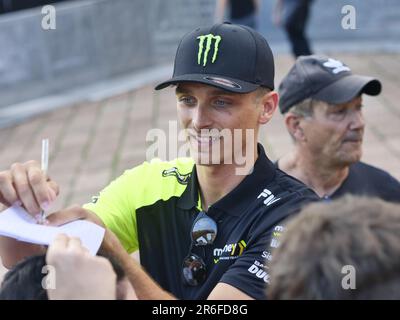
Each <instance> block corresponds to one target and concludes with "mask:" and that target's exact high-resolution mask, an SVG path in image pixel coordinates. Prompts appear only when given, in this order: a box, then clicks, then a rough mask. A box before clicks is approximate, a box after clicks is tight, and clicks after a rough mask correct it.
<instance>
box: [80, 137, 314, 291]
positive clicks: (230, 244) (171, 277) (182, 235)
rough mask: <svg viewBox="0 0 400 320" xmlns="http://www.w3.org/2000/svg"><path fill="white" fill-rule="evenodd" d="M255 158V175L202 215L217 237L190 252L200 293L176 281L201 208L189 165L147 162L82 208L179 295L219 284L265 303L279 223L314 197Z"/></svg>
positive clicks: (181, 160)
mask: <svg viewBox="0 0 400 320" xmlns="http://www.w3.org/2000/svg"><path fill="white" fill-rule="evenodd" d="M258 153H259V157H258V159H257V161H256V163H255V166H254V170H253V171H252V173H251V174H250V175H248V176H246V177H245V178H244V179H243V181H242V182H241V183H240V184H239V185H238V186H237V187H236V188H235V189H234V190H232V191H231V192H230V193H229V194H227V195H226V196H225V197H223V198H222V199H220V200H219V201H218V202H216V203H214V204H213V205H212V206H211V207H210V208H209V209H208V210H207V215H209V216H210V217H212V218H213V219H214V220H215V221H216V222H217V225H218V235H217V237H216V239H215V241H214V243H213V244H212V245H209V246H205V247H195V246H194V248H193V250H192V252H193V253H195V254H197V255H199V256H201V257H202V258H203V259H204V262H205V263H206V268H207V279H206V281H205V282H204V283H203V284H202V285H199V286H197V287H190V286H187V285H185V284H184V282H183V281H182V278H181V277H182V262H183V260H184V258H185V256H186V255H187V254H188V253H189V249H190V245H191V238H190V232H191V227H192V224H193V221H194V219H195V218H196V216H197V214H198V212H199V211H200V210H201V201H200V197H199V185H198V181H197V174H196V166H195V165H194V162H193V160H192V159H189V158H179V159H176V160H173V161H170V162H162V161H159V160H153V161H151V162H150V163H148V162H145V163H143V164H142V165H140V166H138V167H135V168H133V169H131V170H128V171H126V172H125V173H124V174H123V175H122V176H121V177H119V178H117V179H116V180H115V181H113V182H112V183H111V184H110V185H109V186H108V187H106V188H105V189H104V190H103V191H102V192H100V194H99V196H98V197H94V198H93V201H92V203H89V204H86V205H85V206H84V208H86V209H88V210H91V211H93V212H95V213H96V214H97V215H98V216H99V217H100V218H101V219H102V221H103V222H104V224H105V225H106V226H107V227H108V228H109V229H111V230H112V231H113V232H114V233H115V234H116V235H117V237H118V238H119V239H120V241H121V243H122V244H123V246H124V247H125V249H126V250H127V251H128V252H129V253H132V252H134V251H136V250H140V260H141V264H142V265H143V267H144V268H145V269H146V271H147V272H148V273H149V274H150V275H151V276H152V277H153V278H154V280H156V281H157V282H158V283H159V284H160V285H161V287H163V288H164V289H165V290H167V291H169V292H171V293H172V294H174V295H175V296H176V297H178V298H180V299H206V298H207V297H208V295H209V294H210V292H211V291H212V289H213V288H214V287H215V286H216V285H217V283H218V282H224V283H227V284H230V285H232V286H234V287H236V288H238V289H239V290H241V291H243V292H244V293H246V294H248V295H250V296H251V297H253V298H256V299H263V298H265V287H266V284H267V283H268V282H269V275H268V270H267V268H265V267H266V262H267V261H268V260H269V259H270V258H271V254H270V252H269V248H270V247H275V246H277V244H278V243H279V241H278V240H279V236H280V234H281V232H282V230H283V226H282V225H281V223H282V221H283V220H284V219H285V218H287V217H288V216H289V215H290V214H292V213H295V212H297V211H299V209H300V207H301V206H302V205H304V204H306V203H308V202H310V201H315V200H317V199H318V197H317V196H316V194H315V193H314V192H313V191H312V190H311V189H309V188H307V187H306V186H305V185H304V184H302V183H301V182H300V181H298V180H296V179H294V178H293V177H291V176H288V175H287V174H285V173H284V172H282V171H280V170H279V169H277V168H276V167H275V166H274V164H273V163H272V162H271V161H270V160H269V159H268V158H267V156H266V155H265V152H264V149H263V147H262V146H261V145H259V146H258ZM221 183H223V182H221Z"/></svg>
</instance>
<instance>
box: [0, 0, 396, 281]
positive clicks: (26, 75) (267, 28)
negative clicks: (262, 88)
mask: <svg viewBox="0 0 400 320" xmlns="http://www.w3.org/2000/svg"><path fill="white" fill-rule="evenodd" d="M274 2H275V0H262V1H261V7H260V11H259V14H258V15H257V20H258V29H259V31H260V32H261V33H262V34H263V35H264V36H265V37H266V39H267V40H268V41H269V43H270V46H271V48H272V50H273V52H274V54H275V59H276V82H275V85H276V87H277V86H278V84H279V83H280V81H281V79H282V77H283V76H284V75H285V73H286V72H287V71H288V70H289V68H290V67H291V66H292V64H293V62H294V58H293V57H292V54H291V50H290V45H289V42H288V40H287V37H286V34H285V32H284V31H283V29H282V28H281V27H279V26H276V25H274V24H273V22H272V18H271V15H272V11H273V6H274ZM46 4H52V5H54V7H55V9H56V11H55V14H56V16H55V17H56V25H55V29H50V30H45V29H44V28H43V26H42V21H43V19H44V18H45V16H46V14H44V13H42V8H43V6H44V5H46ZM345 5H351V6H353V7H354V9H355V14H356V15H355V17H356V21H355V29H344V28H343V25H342V20H343V18H344V16H345V14H343V13H342V8H343V7H344V6H345ZM215 7H216V0H168V1H166V0H72V1H71V0H70V1H44V0H43V1H38V0H29V1H28V0H0V170H5V169H7V168H9V167H10V165H11V164H12V163H13V162H16V161H19V162H21V161H26V160H29V159H36V160H40V151H41V139H42V138H49V139H50V165H49V173H50V175H51V177H52V178H53V179H54V180H56V181H57V182H58V183H59V184H60V186H61V194H60V197H59V198H58V200H57V201H56V203H54V204H53V210H57V209H59V208H61V207H65V206H68V205H70V204H73V203H77V204H83V203H85V202H87V201H90V199H91V196H92V195H96V194H97V192H98V191H99V190H101V189H102V188H103V187H104V186H105V185H107V184H108V183H109V181H111V180H112V179H114V178H115V177H117V176H119V175H120V174H121V173H122V172H123V171H124V170H125V169H128V168H131V167H133V166H135V165H137V164H139V163H141V162H142V161H144V160H146V159H145V155H146V147H147V146H148V144H149V143H148V142H146V134H147V132H148V131H149V130H150V129H152V128H161V129H164V130H167V129H168V121H172V120H175V119H176V114H175V97H174V92H173V91H172V90H164V91H161V92H154V91H153V87H154V84H155V83H156V82H157V81H159V80H163V79H166V78H168V77H169V76H170V75H171V73H172V63H173V58H174V53H175V50H176V47H177V44H178V42H179V39H180V38H181V36H182V35H183V34H184V33H186V32H188V31H190V30H192V29H193V28H195V27H197V26H199V25H207V24H211V23H213V21H214V15H215ZM227 17H229V12H228V11H227V12H225V19H227ZM399 17H400V1H398V0H343V1H342V0H334V1H332V0H314V1H313V3H312V5H311V11H310V16H309V24H308V26H307V34H308V37H309V39H310V43H311V46H312V49H313V51H314V52H315V53H319V54H327V55H331V56H332V57H334V58H337V59H341V60H342V61H343V62H345V63H347V64H348V65H349V66H350V67H352V69H353V72H355V73H360V74H365V75H370V76H375V77H377V78H378V79H380V80H381V81H382V83H383V92H382V94H381V95H380V96H378V97H375V98H370V97H366V98H365V103H364V104H365V106H366V107H365V109H364V112H365V117H366V123H367V128H366V133H365V142H364V158H363V160H365V161H366V162H369V163H371V164H373V165H375V166H378V167H381V168H383V169H385V170H387V171H389V172H390V173H391V174H392V175H394V176H395V177H396V178H397V179H400V165H399V163H400V162H399V161H400V141H399V137H400V125H399V124H400V106H399V101H400V92H399V90H398V88H399V87H400V72H399V71H400V41H399V40H400V19H399ZM260 141H261V142H262V143H263V144H264V145H265V147H266V148H267V153H268V155H269V156H270V157H271V158H272V159H273V160H275V159H278V158H279V157H280V156H282V155H283V154H284V153H286V152H287V151H288V150H289V149H290V147H291V142H290V139H289V136H288V134H287V133H286V129H285V127H284V126H283V123H282V117H281V116H280V114H278V113H277V114H276V115H275V116H274V118H273V120H272V121H271V123H270V124H268V125H266V126H265V128H264V129H263V131H262V134H261V137H260ZM0 273H1V272H0Z"/></svg>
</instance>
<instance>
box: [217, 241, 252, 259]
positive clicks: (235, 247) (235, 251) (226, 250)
mask: <svg viewBox="0 0 400 320" xmlns="http://www.w3.org/2000/svg"><path fill="white" fill-rule="evenodd" d="M246 246H247V244H246V242H245V241H244V240H240V241H239V242H237V243H230V244H226V245H225V246H224V247H223V248H215V249H214V251H213V254H214V263H215V264H217V263H218V262H219V261H220V260H232V259H237V258H238V257H240V256H241V255H242V254H243V251H244V250H245V249H246Z"/></svg>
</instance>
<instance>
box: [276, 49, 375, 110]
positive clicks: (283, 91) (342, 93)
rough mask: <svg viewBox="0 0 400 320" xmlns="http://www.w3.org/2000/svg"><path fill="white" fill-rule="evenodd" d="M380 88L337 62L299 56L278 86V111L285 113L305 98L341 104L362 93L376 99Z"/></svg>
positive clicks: (373, 79) (322, 57) (326, 58)
mask: <svg viewBox="0 0 400 320" xmlns="http://www.w3.org/2000/svg"><path fill="white" fill-rule="evenodd" d="M381 89H382V85H381V82H380V81H379V80H377V79H375V78H372V77H366V76H360V75H355V74H352V73H351V70H350V68H349V67H348V66H347V65H345V64H343V63H342V62H341V61H339V60H335V59H332V58H329V57H325V56H317V55H311V56H300V57H299V58H298V59H297V60H296V63H295V64H294V66H293V67H292V68H291V69H290V71H289V73H288V74H287V75H286V77H285V78H284V79H283V80H282V82H281V84H280V85H279V95H280V101H279V108H280V110H281V113H285V112H287V111H288V110H289V109H290V108H291V107H293V106H294V105H296V104H298V103H299V102H301V101H303V100H305V99H308V98H313V99H316V100H321V101H324V102H327V103H330V104H340V103H345V102H348V101H351V100H352V99H353V98H355V97H356V96H358V95H359V94H361V93H366V94H368V95H371V96H376V95H378V94H379V93H380V92H381Z"/></svg>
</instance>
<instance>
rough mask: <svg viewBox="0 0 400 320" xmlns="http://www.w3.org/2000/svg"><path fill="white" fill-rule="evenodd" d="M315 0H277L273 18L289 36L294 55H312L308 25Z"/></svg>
mask: <svg viewBox="0 0 400 320" xmlns="http://www.w3.org/2000/svg"><path fill="white" fill-rule="evenodd" d="M312 1H313V0H276V5H275V8H274V12H273V20H274V23H275V24H276V25H278V26H279V25H282V26H283V27H284V29H285V31H286V34H287V37H288V38H289V41H290V45H291V48H292V53H293V55H294V57H296V58H297V57H299V56H306V55H311V54H312V50H311V47H310V43H309V40H308V38H307V35H306V27H307V23H308V19H309V15H310V6H311V4H312Z"/></svg>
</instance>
